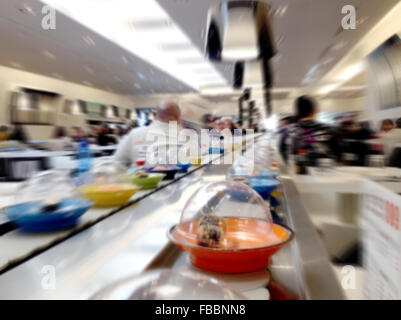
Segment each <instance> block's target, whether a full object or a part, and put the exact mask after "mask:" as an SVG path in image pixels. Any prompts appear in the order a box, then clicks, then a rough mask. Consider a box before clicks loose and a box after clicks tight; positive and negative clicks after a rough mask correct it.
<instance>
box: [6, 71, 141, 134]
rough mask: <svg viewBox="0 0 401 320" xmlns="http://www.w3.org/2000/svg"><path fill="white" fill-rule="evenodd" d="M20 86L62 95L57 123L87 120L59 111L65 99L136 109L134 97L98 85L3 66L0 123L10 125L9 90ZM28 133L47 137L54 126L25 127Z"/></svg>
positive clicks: (71, 124)
mask: <svg viewBox="0 0 401 320" xmlns="http://www.w3.org/2000/svg"><path fill="white" fill-rule="evenodd" d="M19 87H28V88H33V89H38V90H45V91H51V92H56V93H59V94H61V95H62V97H61V99H59V103H58V105H57V106H55V107H56V109H57V111H58V112H57V119H56V124H58V125H62V126H66V127H70V126H84V125H85V119H84V118H83V117H82V116H81V117H79V116H78V117H77V116H68V115H64V114H62V113H61V112H59V111H60V110H61V108H62V106H63V101H64V99H70V100H75V99H82V100H85V101H91V102H99V103H103V104H113V105H116V106H119V107H123V108H127V109H128V108H133V107H134V106H135V104H134V98H133V97H132V96H126V95H119V94H115V93H111V92H107V91H103V90H99V89H96V88H92V87H88V86H84V85H80V84H76V83H72V82H67V81H63V80H59V79H54V78H50V77H45V76H42V75H38V74H34V73H30V72H26V71H22V70H18V69H12V68H8V67H4V66H0V124H9V121H10V119H9V103H10V93H11V92H13V91H16V90H18V88H19ZM26 129H27V131H28V134H29V135H30V137H31V139H33V140H40V139H46V138H48V137H49V136H50V134H51V132H52V130H53V129H52V126H26Z"/></svg>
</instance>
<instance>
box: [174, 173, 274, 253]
mask: <svg viewBox="0 0 401 320" xmlns="http://www.w3.org/2000/svg"><path fill="white" fill-rule="evenodd" d="M175 237H176V239H177V240H179V241H182V242H186V243H187V244H188V243H190V244H191V245H195V246H202V247H208V248H224V249H243V248H250V247H252V248H253V247H263V246H265V245H266V243H267V242H269V243H271V242H274V233H273V221H272V216H271V213H270V208H269V206H268V205H267V203H266V202H265V201H263V199H262V198H261V197H260V196H259V195H258V194H257V193H256V192H255V191H254V190H253V189H252V188H250V187H249V186H247V185H245V184H243V183H239V182H234V181H223V182H215V183H210V184H207V185H205V186H203V187H201V188H200V189H199V190H198V191H197V192H195V193H194V194H193V195H192V197H191V198H190V199H189V200H188V202H187V204H186V205H185V207H184V209H183V212H182V215H181V219H180V223H179V226H178V228H176V229H175Z"/></svg>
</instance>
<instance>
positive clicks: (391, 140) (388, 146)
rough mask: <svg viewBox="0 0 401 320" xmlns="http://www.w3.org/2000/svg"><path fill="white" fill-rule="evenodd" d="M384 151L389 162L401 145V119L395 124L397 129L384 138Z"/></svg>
mask: <svg viewBox="0 0 401 320" xmlns="http://www.w3.org/2000/svg"><path fill="white" fill-rule="evenodd" d="M382 143H383V150H384V155H385V157H386V159H387V160H388V159H389V158H390V156H391V154H392V153H393V151H394V149H395V148H396V145H397V144H401V118H399V119H398V120H397V121H396V122H395V128H394V129H393V130H391V131H389V132H387V133H386V134H385V135H383V136H382Z"/></svg>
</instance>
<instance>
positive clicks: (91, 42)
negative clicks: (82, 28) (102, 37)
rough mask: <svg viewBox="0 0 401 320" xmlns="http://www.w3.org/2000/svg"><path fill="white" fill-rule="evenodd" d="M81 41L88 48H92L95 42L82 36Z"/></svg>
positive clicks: (88, 37)
mask: <svg viewBox="0 0 401 320" xmlns="http://www.w3.org/2000/svg"><path fill="white" fill-rule="evenodd" d="M82 40H83V41H84V42H85V43H86V44H87V45H88V46H89V47H94V46H95V45H96V42H95V40H93V39H92V37H90V36H83V37H82Z"/></svg>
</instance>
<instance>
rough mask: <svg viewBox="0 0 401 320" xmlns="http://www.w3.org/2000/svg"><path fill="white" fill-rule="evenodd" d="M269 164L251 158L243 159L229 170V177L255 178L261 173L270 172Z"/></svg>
mask: <svg viewBox="0 0 401 320" xmlns="http://www.w3.org/2000/svg"><path fill="white" fill-rule="evenodd" d="M269 170H270V167H269V166H268V164H267V163H263V162H261V161H258V160H255V159H253V158H251V157H241V158H239V159H238V160H237V161H235V162H234V164H233V165H232V166H231V167H230V168H229V169H228V171H227V177H228V178H230V177H235V176H253V175H257V174H258V173H259V172H261V171H269Z"/></svg>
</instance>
